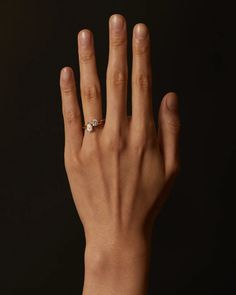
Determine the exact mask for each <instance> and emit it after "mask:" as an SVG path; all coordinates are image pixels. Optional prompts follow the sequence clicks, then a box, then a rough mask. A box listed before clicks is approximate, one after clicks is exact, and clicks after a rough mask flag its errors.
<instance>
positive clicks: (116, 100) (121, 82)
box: [105, 14, 128, 130]
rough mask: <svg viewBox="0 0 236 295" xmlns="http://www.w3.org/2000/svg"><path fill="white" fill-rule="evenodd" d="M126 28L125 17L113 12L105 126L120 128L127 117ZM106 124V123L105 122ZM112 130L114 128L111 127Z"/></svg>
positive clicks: (110, 22)
mask: <svg viewBox="0 0 236 295" xmlns="http://www.w3.org/2000/svg"><path fill="white" fill-rule="evenodd" d="M127 83H128V65H127V29H126V21H125V18H124V17H123V16H122V15H120V14H114V15H112V16H111V17H110V19H109V58H108V67H107V79H106V85H107V112H106V122H107V123H108V125H107V126H112V127H114V128H115V129H117V128H120V127H121V125H122V124H123V123H125V122H126V121H127V119H128V117H127ZM105 125H106V124H105ZM113 130H114V129H113Z"/></svg>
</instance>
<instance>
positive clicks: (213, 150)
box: [0, 0, 236, 295]
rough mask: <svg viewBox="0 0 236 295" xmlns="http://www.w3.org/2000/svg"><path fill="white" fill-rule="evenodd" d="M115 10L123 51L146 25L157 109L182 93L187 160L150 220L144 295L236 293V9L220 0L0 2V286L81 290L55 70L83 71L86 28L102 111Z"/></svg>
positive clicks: (77, 228)
mask: <svg viewBox="0 0 236 295" xmlns="http://www.w3.org/2000/svg"><path fill="white" fill-rule="evenodd" d="M113 13H121V14H123V15H124V16H125V17H126V19H127V23H128V34H129V49H131V32H132V28H133V26H134V25H135V23H137V22H145V23H146V24H147V25H148V26H149V29H150V33H151V40H152V66H153V69H152V71H153V100H154V104H155V109H156V110H157V109H158V106H159V103H160V100H161V98H162V96H163V95H164V94H165V93H166V92H167V91H176V92H177V93H178V94H179V97H180V105H181V106H180V111H181V122H182V133H181V158H182V170H181V173H180V175H179V177H178V179H177V182H176V184H175V187H174V189H173V191H172V193H171V196H170V198H169V200H168V202H167V203H166V206H165V207H164V208H163V210H162V212H161V214H160V216H159V217H158V218H157V221H156V224H155V228H154V232H153V244H152V245H153V248H152V249H153V250H152V262H151V269H150V294H158V295H164V294H165V295H172V294H204V295H205V294H216V293H219V294H233V293H234V291H235V290H234V291H233V289H232V288H234V266H235V244H234V243H233V237H234V235H235V217H234V215H235V210H234V207H235V197H236V194H235V164H236V158H235V157H236V156H235V148H236V145H235V126H236V125H235V108H234V105H235V104H234V100H235V90H234V84H235V82H234V80H235V66H234V62H233V57H234V55H235V49H236V48H235V46H234V44H233V43H234V38H235V31H234V15H233V10H232V8H231V7H229V6H228V3H227V1H224V2H223V3H222V2H217V1H202V0H199V1H188V0H178V1H174V0H156V1H154V0H151V1H137V0H136V1H80V0H77V1H74V0H73V1H72V0H68V1H56V0H53V1H39V0H37V1H30V0H27V1H26V0H22V1H3V0H1V2H0V19H1V26H0V38H1V39H0V42H1V43H0V44H1V47H0V48H1V55H0V59H1V71H0V79H1V80H0V81H1V82H0V83H1V90H0V98H1V101H0V102H1V104H0V112H1V113H0V118H1V122H0V123H1V124H0V126H1V141H0V147H1V153H0V155H1V156H0V157H1V161H0V165H1V185H0V294H3V295H4V294H21V291H22V290H24V293H25V294H26V292H27V290H29V291H30V294H57V293H60V291H64V294H81V292H82V286H83V251H84V245H85V241H84V233H83V227H82V224H81V222H80V220H79V217H78V215H77V212H76V209H75V207H74V203H73V200H72V196H71V192H70V189H69V184H68V181H67V177H66V173H65V169H64V163H63V149H64V129H63V128H64V127H63V118H62V113H61V98H60V92H59V71H60V69H61V67H63V66H66V65H70V66H72V67H73V68H74V69H75V70H76V75H77V78H79V75H78V60H77V43H76V40H77V33H78V32H79V31H80V30H81V29H83V28H89V29H91V30H92V31H93V33H94V38H95V46H96V53H97V65H98V70H99V74H100V78H101V82H102V89H103V97H104V110H105V73H106V66H107V58H108V18H109V16H110V15H111V14H113ZM130 58H131V51H129V65H130V64H131V62H130V61H131V60H130ZM78 83H79V82H78ZM155 115H156V114H155ZM229 290H231V291H230V293H229ZM49 291H50V293H49Z"/></svg>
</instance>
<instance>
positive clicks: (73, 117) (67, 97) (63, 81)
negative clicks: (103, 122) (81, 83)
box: [60, 67, 83, 154]
mask: <svg viewBox="0 0 236 295" xmlns="http://www.w3.org/2000/svg"><path fill="white" fill-rule="evenodd" d="M60 89H61V97H62V113H63V118H64V128H65V149H66V150H69V151H70V152H71V153H73V154H76V153H78V151H79V149H80V147H81V143H82V138H83V131H82V123H81V112H80V107H79V104H78V99H77V93H76V84H75V79H74V73H73V70H72V69H71V68H70V67H65V68H63V69H62V70H61V74H60Z"/></svg>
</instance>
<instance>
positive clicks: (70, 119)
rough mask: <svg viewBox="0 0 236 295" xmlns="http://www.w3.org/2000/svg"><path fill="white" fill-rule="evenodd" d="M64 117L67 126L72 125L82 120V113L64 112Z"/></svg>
mask: <svg viewBox="0 0 236 295" xmlns="http://www.w3.org/2000/svg"><path fill="white" fill-rule="evenodd" d="M63 115H64V120H65V122H66V123H67V124H72V123H74V122H77V121H78V120H79V119H80V113H79V112H78V111H75V110H73V109H68V110H64V111H63Z"/></svg>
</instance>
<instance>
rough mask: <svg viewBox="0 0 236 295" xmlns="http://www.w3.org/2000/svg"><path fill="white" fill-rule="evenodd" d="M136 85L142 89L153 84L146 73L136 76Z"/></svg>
mask: <svg viewBox="0 0 236 295" xmlns="http://www.w3.org/2000/svg"><path fill="white" fill-rule="evenodd" d="M135 82H136V85H137V86H138V87H139V88H141V89H149V88H150V86H151V79H150V77H149V76H148V75H146V74H139V75H137V77H136V81H135Z"/></svg>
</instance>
